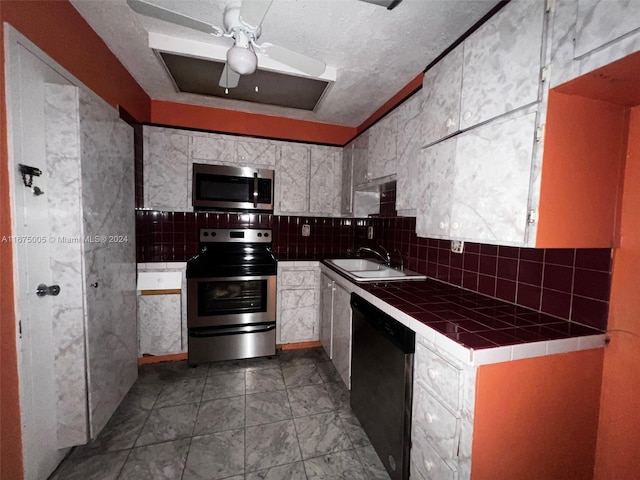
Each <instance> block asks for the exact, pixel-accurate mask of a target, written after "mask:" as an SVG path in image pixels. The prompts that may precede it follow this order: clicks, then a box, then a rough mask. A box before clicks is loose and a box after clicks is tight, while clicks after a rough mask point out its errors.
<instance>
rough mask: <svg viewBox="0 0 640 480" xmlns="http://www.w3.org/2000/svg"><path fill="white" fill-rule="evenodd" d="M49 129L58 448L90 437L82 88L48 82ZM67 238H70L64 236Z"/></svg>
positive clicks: (48, 170)
mask: <svg viewBox="0 0 640 480" xmlns="http://www.w3.org/2000/svg"><path fill="white" fill-rule="evenodd" d="M45 101H46V104H45V112H44V113H45V135H46V155H47V176H48V182H47V187H48V188H47V190H48V191H46V192H45V195H46V198H47V205H48V210H49V221H50V223H49V229H50V230H49V233H50V235H51V236H52V237H53V238H54V239H56V240H54V241H51V242H49V245H48V246H49V255H50V259H51V260H50V261H51V263H50V266H51V276H52V278H53V280H54V282H55V283H56V284H58V285H59V286H60V294H59V295H58V296H55V297H51V304H52V316H53V335H54V342H55V346H56V354H55V360H54V375H55V386H56V394H57V399H56V404H57V415H56V416H57V425H58V428H57V438H58V448H64V447H71V446H73V445H81V444H84V443H86V442H87V440H88V438H89V437H88V433H89V432H88V430H87V385H86V380H85V371H86V369H85V345H84V338H85V337H84V305H83V275H82V244H81V243H80V239H81V238H82V216H81V210H80V136H79V131H78V94H77V88H76V87H73V86H67V85H53V84H50V85H46V86H45ZM64 239H68V241H65V240H64Z"/></svg>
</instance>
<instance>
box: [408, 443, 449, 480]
mask: <svg viewBox="0 0 640 480" xmlns="http://www.w3.org/2000/svg"><path fill="white" fill-rule="evenodd" d="M409 476H410V477H411V478H412V479H414V478H421V479H424V480H458V471H457V470H456V468H455V467H454V465H453V462H447V461H446V460H444V459H443V458H442V457H440V456H439V455H438V453H437V452H436V451H435V450H434V449H433V447H432V446H431V445H429V443H428V442H424V441H422V442H421V441H419V440H415V439H414V440H412V443H411V467H410V475H409Z"/></svg>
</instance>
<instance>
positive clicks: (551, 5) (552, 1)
mask: <svg viewBox="0 0 640 480" xmlns="http://www.w3.org/2000/svg"><path fill="white" fill-rule="evenodd" d="M555 9H556V0H547V4H546V5H545V11H546V12H547V13H549V12H554V11H555Z"/></svg>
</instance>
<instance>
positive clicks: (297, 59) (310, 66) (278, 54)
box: [261, 44, 327, 77]
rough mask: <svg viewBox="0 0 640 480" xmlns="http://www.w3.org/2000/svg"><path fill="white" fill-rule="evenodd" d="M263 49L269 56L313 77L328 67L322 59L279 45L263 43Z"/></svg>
mask: <svg viewBox="0 0 640 480" xmlns="http://www.w3.org/2000/svg"><path fill="white" fill-rule="evenodd" d="M261 51H262V52H263V53H264V54H265V55H266V56H267V57H269V58H272V59H273V60H275V61H277V62H280V63H284V64H285V65H288V66H290V67H292V68H295V69H296V70H299V71H301V72H302V73H305V74H307V75H311V76H313V77H319V76H320V75H322V74H323V73H324V71H325V70H326V68H327V65H326V64H325V63H324V62H322V61H320V60H316V59H315V58H311V57H307V56H306V55H303V54H301V53H298V52H294V51H293V50H289V49H288V48H284V47H280V46H278V45H267V44H263V45H261Z"/></svg>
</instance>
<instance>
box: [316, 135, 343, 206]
mask: <svg viewBox="0 0 640 480" xmlns="http://www.w3.org/2000/svg"><path fill="white" fill-rule="evenodd" d="M341 150H342V149H340V148H338V147H325V146H321V145H311V174H310V178H309V185H310V188H309V213H311V214H323V215H326V216H339V214H340V194H341V192H342V166H341V161H342V155H341V154H342V152H341Z"/></svg>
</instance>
